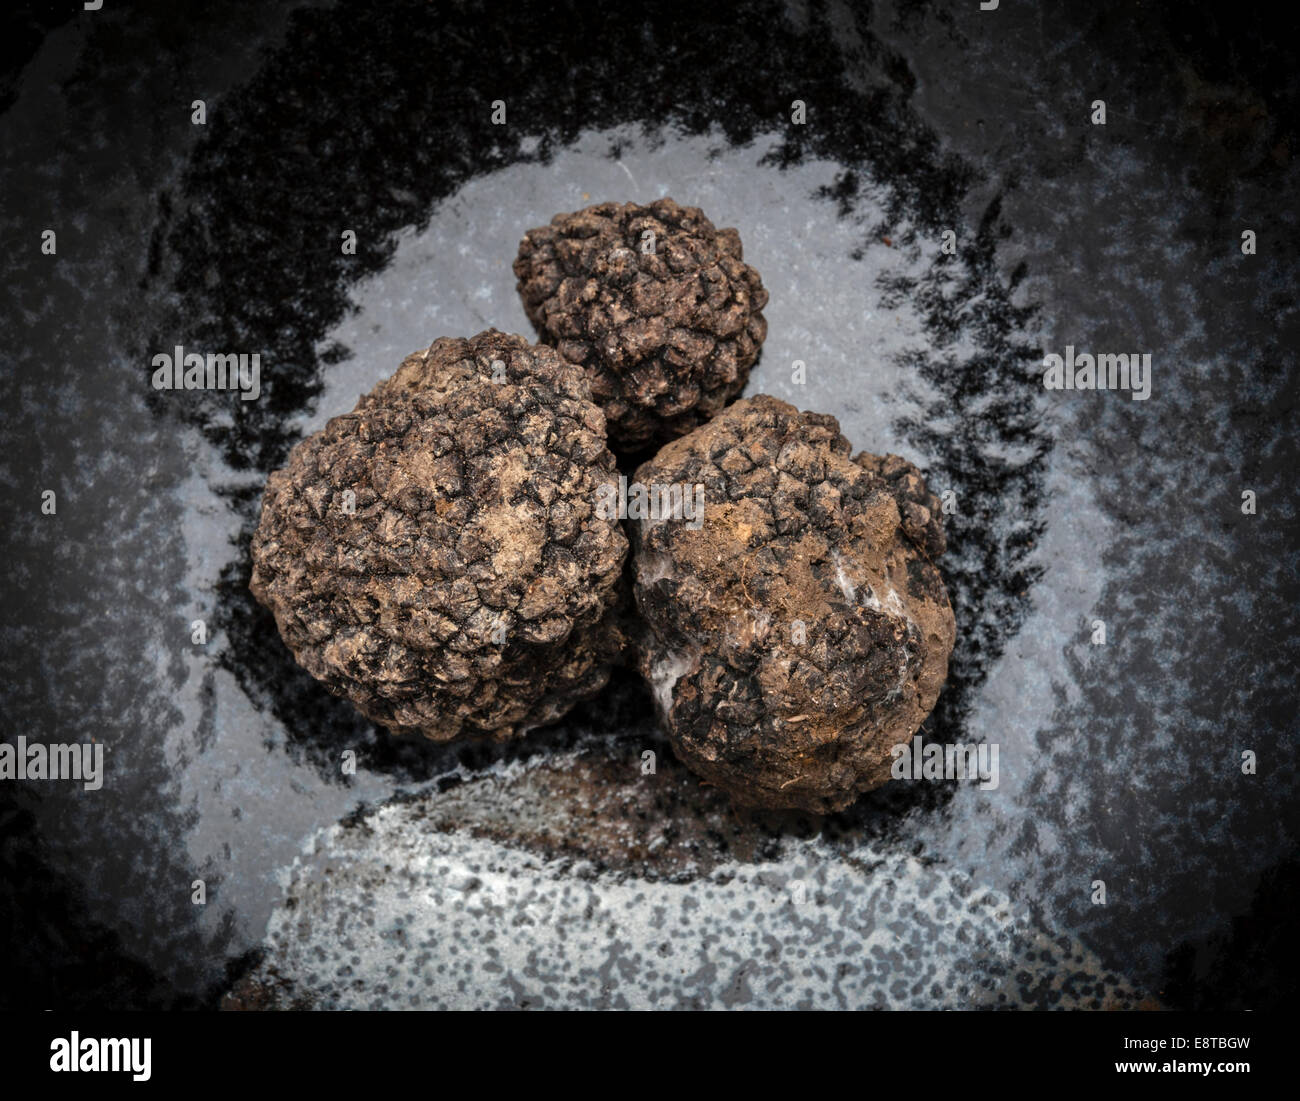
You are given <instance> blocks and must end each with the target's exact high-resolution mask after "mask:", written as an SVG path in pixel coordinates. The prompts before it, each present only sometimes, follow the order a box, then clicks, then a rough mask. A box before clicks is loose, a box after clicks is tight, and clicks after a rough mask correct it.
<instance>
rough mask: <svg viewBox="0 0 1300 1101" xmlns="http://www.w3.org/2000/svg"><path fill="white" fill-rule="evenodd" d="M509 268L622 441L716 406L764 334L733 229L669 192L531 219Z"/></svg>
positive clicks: (684, 422) (669, 431)
mask: <svg viewBox="0 0 1300 1101" xmlns="http://www.w3.org/2000/svg"><path fill="white" fill-rule="evenodd" d="M515 275H517V276H518V277H519V294H520V296H521V297H522V298H523V303H524V309H525V310H526V311H527V312H528V317H529V319H530V320H531V321H532V322H533V324H534V325H536V326H537V328H538V331H539V332H540V333H541V334H542V338H543V339H544V340H545V341H547V342H548V343H550V344H554V345H555V347H556V348H557V349H558V350H559V352H560V354H561V355H562V356H563V357H564V358H565V359H567V360H569V361H570V362H571V363H577V364H581V365H582V366H583V367H584V368H586V370H587V371H588V373H589V375H590V378H591V386H592V394H593V396H594V398H595V400H596V402H597V403H598V404H599V405H600V406H601V407H602V408H603V409H604V410H605V416H606V418H607V419H608V421H609V435H610V442H611V444H612V446H614V447H616V448H619V449H624V450H634V449H636V448H639V447H643V446H645V445H646V444H649V443H651V442H653V441H662V440H666V439H671V438H672V437H673V436H680V435H682V434H683V433H685V432H689V431H690V430H691V429H692V428H694V427H695V426H696V425H697V424H700V423H701V422H703V421H706V420H708V419H709V418H710V417H712V416H714V415H715V414H716V413H717V412H718V411H719V410H720V409H722V408H723V406H725V405H726V404H727V403H728V402H729V401H731V400H732V399H733V398H734V397H735V396H736V395H737V394H739V393H740V391H741V390H742V389H744V386H745V381H746V379H748V377H749V369H750V368H751V367H752V366H753V365H754V361H755V360H756V359H757V358H758V351H759V347H760V346H761V345H762V343H763V339H764V337H766V336H767V322H766V321H764V320H763V314H762V310H763V307H764V306H766V305H767V291H765V290H764V289H763V283H762V280H761V279H759V276H758V272H756V271H755V270H754V269H753V268H751V267H750V266H749V265H748V264H746V263H745V262H744V260H743V259H742V254H741V246H740V235H739V234H738V233H737V232H736V231H735V230H734V229H721V230H720V229H716V228H715V227H714V225H713V223H712V222H710V221H709V219H708V218H706V217H705V216H704V215H703V214H702V213H701V212H700V210H699V209H698V208H696V207H693V206H678V205H677V203H675V202H673V200H672V199H660V200H658V201H657V202H654V203H651V204H650V205H649V206H637V205H636V204H634V203H622V204H620V203H600V204H598V205H596V206H589V207H587V208H586V209H585V210H580V211H578V212H577V213H576V214H560V215H556V217H555V218H553V219H552V220H551V224H550V225H549V226H543V227H541V228H540V229H531V230H529V231H528V233H527V235H526V236H525V237H524V239H523V241H522V242H521V244H520V246H519V257H518V259H516V260H515Z"/></svg>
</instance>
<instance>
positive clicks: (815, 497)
mask: <svg viewBox="0 0 1300 1101" xmlns="http://www.w3.org/2000/svg"><path fill="white" fill-rule="evenodd" d="M515 273H516V275H517V276H518V280H519V284H518V285H519V291H520V294H521V296H522V298H523V301H524V305H525V309H526V310H527V313H528V315H529V317H530V319H531V320H532V321H533V322H534V324H535V325H537V327H538V329H539V331H540V333H541V336H542V339H543V341H544V343H541V344H532V343H530V342H529V341H527V340H525V339H524V338H523V337H520V336H514V335H508V334H505V333H500V332H497V331H495V330H488V331H486V332H483V333H480V334H479V335H477V336H475V337H472V338H469V339H459V338H443V339H440V340H436V341H434V343H433V344H432V345H431V346H430V347H429V348H428V349H427V350H425V351H423V352H420V353H417V354H415V355H412V356H409V357H408V358H407V359H406V360H405V362H403V363H402V365H401V367H400V368H399V369H398V371H397V372H396V373H395V374H394V375H393V376H392V377H390V378H388V379H386V380H384V381H383V382H381V383H380V384H379V385H378V386H376V387H375V388H374V389H373V390H372V391H371V392H370V393H369V394H367V395H365V396H364V397H362V398H361V399H360V401H359V402H358V403H357V406H356V408H355V409H354V410H353V411H352V412H351V413H348V414H345V415H343V416H340V417H336V418H334V419H333V420H331V421H330V422H329V423H328V424H327V425H326V427H325V428H324V430H323V431H321V432H319V433H317V434H316V435H314V436H311V437H309V438H307V439H305V440H303V441H302V442H301V443H300V444H298V445H297V447H295V448H294V450H293V452H292V453H291V455H290V457H289V461H288V464H287V465H286V466H285V467H284V468H283V469H282V470H278V471H276V472H275V473H273V474H272V475H271V477H270V479H269V481H268V483H267V487H266V492H265V495H264V497H263V502H262V514H261V519H260V522H259V524H258V527H257V529H256V531H255V533H254V536H253V541H252V558H253V573H252V580H251V588H252V591H253V593H254V594H255V595H256V597H257V598H258V600H260V601H261V602H262V603H263V604H265V605H266V606H267V607H268V608H269V609H270V610H271V612H272V614H273V615H274V617H275V621H276V624H277V626H278V628H279V630H280V634H281V636H282V637H283V639H284V641H285V643H286V644H287V645H288V647H289V649H290V650H291V651H292V652H293V654H294V656H295V657H296V658H297V660H298V662H299V663H300V664H301V665H302V666H303V667H304V668H305V669H307V671H308V672H310V673H311V674H312V675H313V676H314V677H316V678H318V679H319V680H320V681H322V682H323V683H324V684H325V685H326V686H327V687H328V688H329V689H330V690H331V691H333V692H334V693H336V694H338V695H342V696H346V697H347V698H348V699H350V700H351V701H352V702H353V704H355V706H356V707H357V708H358V709H359V710H360V711H361V712H362V713H364V714H365V715H367V716H368V717H369V718H371V719H373V720H374V721H376V722H378V723H380V724H382V725H384V726H386V727H388V728H389V729H391V730H393V731H395V732H410V733H419V734H422V735H424V736H426V737H429V738H432V739H434V740H437V741H446V740H450V739H452V738H456V737H459V736H488V737H492V738H497V739H506V738H512V737H516V736H519V735H522V734H524V733H526V732H527V731H528V730H530V729H532V728H535V727H538V726H541V725H544V724H546V723H550V722H553V721H554V720H556V719H558V718H559V717H561V716H562V715H563V714H564V713H565V712H566V711H567V710H568V709H569V708H570V707H572V706H573V705H574V704H575V703H576V702H578V701H579V700H581V699H584V698H589V697H591V696H592V695H594V694H596V693H597V692H599V690H600V689H601V688H602V687H603V686H604V684H605V683H606V682H607V680H608V678H609V674H610V671H611V668H612V666H613V664H614V663H616V662H619V661H629V662H630V663H632V664H634V665H636V666H637V667H639V668H640V669H641V670H642V672H643V673H644V674H645V676H646V678H647V680H648V681H649V683H650V684H651V687H652V689H653V693H654V697H655V699H656V701H657V705H658V708H659V711H660V716H661V719H662V722H663V724H664V727H665V729H666V731H667V733H668V735H669V738H670V740H671V743H672V745H673V748H674V751H675V752H676V753H677V754H678V756H679V757H680V758H681V759H682V760H683V761H684V762H685V763H686V764H687V765H688V766H689V767H691V768H692V769H693V770H694V771H696V772H697V773H698V774H699V775H701V776H702V777H704V778H706V779H707V780H709V781H710V782H711V783H713V784H715V785H716V786H718V787H720V788H722V789H724V790H725V791H727V792H728V793H729V794H730V795H731V796H732V798H733V799H734V800H735V801H736V802H737V803H740V804H743V805H751V806H763V807H797V808H801V809H805V810H810V811H814V812H827V811H832V810H837V809H840V808H842V807H844V806H846V805H847V804H849V803H850V802H852V801H853V800H854V799H855V798H856V797H857V796H858V795H859V794H860V793H862V792H863V791H866V790H869V789H871V788H873V787H876V786H878V785H880V784H881V783H883V782H885V781H886V780H887V779H888V778H889V775H890V766H891V765H892V763H893V758H892V756H891V753H890V750H891V748H892V747H893V746H894V745H896V744H901V743H905V742H906V741H907V740H908V739H910V737H911V736H912V734H913V733H914V732H915V731H916V729H917V728H918V727H919V725H920V724H921V722H922V720H923V719H924V718H925V716H926V715H927V714H928V713H929V711H930V710H931V708H932V707H933V706H934V702H935V699H936V697H937V695H938V692H939V689H940V687H941V686H942V684H943V681H944V678H945V676H946V672H947V659H948V654H949V651H950V650H951V648H952V644H953V638H954V624H953V617H952V612H951V610H950V608H949V605H948V600H947V596H946V594H945V592H944V587H943V583H942V580H941V579H940V577H939V574H938V571H937V570H936V568H935V567H934V565H933V564H932V559H933V558H934V557H935V556H937V555H938V554H939V553H941V552H942V550H943V534H942V529H941V527H940V523H939V515H938V509H937V507H936V502H935V501H934V499H933V498H932V497H931V496H930V495H929V493H928V492H927V491H926V488H925V486H924V483H923V482H922V480H921V477H920V475H919V473H918V472H917V471H916V469H915V468H914V467H912V466H911V465H910V464H908V463H906V462H905V461H904V460H902V459H899V458H897V457H896V456H888V457H886V458H883V459H882V458H877V457H875V456H872V455H868V454H866V453H863V454H860V455H858V456H857V457H856V458H851V457H850V448H849V444H848V442H847V441H846V440H845V439H844V437H843V436H842V435H841V434H840V433H839V428H838V424H837V423H836V421H835V419H834V418H833V417H830V416H824V415H820V414H816V413H801V412H799V411H798V410H796V409H795V408H794V407H793V406H790V405H788V404H786V403H784V402H781V401H778V400H777V399H775V398H771V397H766V396H761V395H760V396H758V397H755V398H752V399H749V400H745V401H735V402H734V404H728V403H729V402H732V401H733V399H734V398H735V397H736V395H738V394H739V393H740V391H741V390H742V389H743V387H744V385H745V382H746V379H747V377H748V374H749V370H750V368H751V367H752V366H753V363H754V361H755V360H756V358H757V356H758V351H759V347H760V345H761V344H762V341H763V338H764V336H765V335H766V328H765V322H764V320H763V316H762V309H763V307H764V306H765V305H766V303H767V292H766V291H765V290H764V289H763V285H762V282H761V280H760V279H759V276H758V273H757V272H756V271H755V270H754V269H753V268H751V267H749V266H748V265H746V264H745V263H744V260H743V258H742V253H741V246H740V241H739V237H738V236H737V234H736V232H735V230H721V231H719V230H717V229H715V228H714V226H713V225H712V223H710V222H709V220H708V219H707V218H705V217H704V215H703V214H702V213H701V212H700V211H699V210H696V209H694V208H690V207H681V206H678V205H677V204H676V203H674V202H672V200H669V199H663V200H660V201H658V202H656V203H653V204H651V205H650V206H645V207H643V206H637V205H634V204H614V203H605V204H601V205H599V206H596V207H591V208H588V209H587V210H584V211H580V212H578V213H576V214H573V215H566V216H559V217H557V218H555V219H554V220H553V222H552V223H551V225H549V226H546V227H543V228H541V229H535V230H532V231H530V232H529V233H528V234H527V236H526V237H525V239H524V241H523V243H522V245H521V247H520V252H519V257H518V259H517V260H516V262H515ZM665 440H667V441H668V442H667V443H664V444H663V446H662V447H661V449H660V450H659V452H658V454H656V455H655V456H654V457H653V458H651V459H649V460H648V461H646V462H644V463H643V464H642V465H641V466H640V467H639V468H638V469H637V470H636V471H635V474H634V483H633V484H635V485H639V486H642V487H650V489H651V490H656V489H659V490H662V489H665V488H667V487H673V489H675V490H676V492H677V494H678V496H677V500H679V501H680V500H681V499H682V494H683V491H684V492H685V493H686V494H690V493H691V492H692V491H694V492H695V493H697V494H698V493H700V492H701V490H700V489H697V488H696V487H702V500H703V509H702V513H701V514H700V515H699V516H697V517H694V518H693V519H692V521H691V522H687V521H686V518H685V515H683V513H682V512H676V513H672V512H670V513H668V514H664V513H661V512H655V511H651V512H650V514H648V515H645V514H643V515H641V516H640V517H639V518H636V519H632V520H628V521H620V520H619V518H618V513H617V512H616V511H615V510H613V509H611V508H609V507H606V506H607V504H608V501H609V498H610V488H611V487H615V486H618V485H619V484H620V481H619V479H620V471H619V468H618V465H617V461H616V459H615V455H614V453H613V451H611V448H613V449H614V450H617V451H618V452H619V453H621V454H623V455H627V454H628V453H630V452H633V451H637V450H644V449H645V448H647V447H648V446H653V445H656V444H659V443H662V442H663V441H665ZM634 515H635V510H634ZM625 525H626V529H627V530H626V531H625ZM629 536H630V543H629ZM629 555H630V557H631V561H632V568H631V570H630V571H625V569H624V566H625V563H626V562H627V560H628V558H629ZM629 573H630V577H631V585H630V588H631V595H632V601H629V599H628V588H629V586H628V580H627V577H628V574H629ZM633 601H634V608H635V612H636V613H637V614H636V615H629V607H628V606H629V604H631V603H633Z"/></svg>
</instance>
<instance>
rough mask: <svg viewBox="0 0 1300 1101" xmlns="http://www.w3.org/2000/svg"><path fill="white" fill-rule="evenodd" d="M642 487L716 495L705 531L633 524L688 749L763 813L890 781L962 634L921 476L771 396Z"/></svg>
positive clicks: (665, 708) (671, 522)
mask: <svg viewBox="0 0 1300 1101" xmlns="http://www.w3.org/2000/svg"><path fill="white" fill-rule="evenodd" d="M636 480H637V483H638V484H640V485H642V486H645V487H648V491H649V492H650V494H651V495H653V494H654V493H655V492H656V490H657V489H658V490H659V491H660V492H662V489H663V487H667V486H683V485H684V486H694V485H696V484H698V485H701V486H702V487H703V498H702V508H701V509H700V510H699V512H700V516H699V521H700V522H699V523H698V526H696V524H695V523H686V522H683V521H682V520H678V519H673V518H664V516H663V513H662V512H661V513H660V516H659V518H657V519H642V520H640V521H639V522H638V523H637V524H635V525H634V526H633V527H632V529H631V530H632V543H633V548H634V552H633V553H634V564H635V581H634V593H635V597H636V604H637V607H638V609H639V610H640V612H641V615H642V617H643V619H644V621H645V628H644V634H643V637H642V638H641V639H640V641H639V647H638V648H639V662H640V664H641V668H642V671H643V672H644V674H645V675H646V677H647V678H648V679H649V680H650V682H651V685H652V687H653V688H654V692H655V697H656V701H657V703H658V706H659V710H660V712H661V715H662V718H663V720H664V723H665V726H666V728H667V732H668V735H669V738H670V740H671V743H672V745H673V748H674V751H675V752H676V753H677V755H678V756H679V757H680V758H681V759H682V760H683V761H684V762H685V763H686V764H687V765H688V766H689V767H690V768H692V769H694V770H695V771H696V772H697V773H699V774H700V775H701V776H703V777H705V778H706V779H708V780H709V781H711V782H712V783H713V784H715V785H716V786H718V787H720V788H722V789H724V790H725V791H727V792H728V793H729V794H730V795H731V797H732V799H733V800H734V801H735V802H737V803H739V804H743V805H749V806H758V807H772V808H798V809H802V810H807V811H813V812H818V813H824V812H828V811H834V810H839V809H841V808H843V807H845V806H847V805H848V804H849V803H851V802H852V801H853V800H854V799H856V798H857V796H858V795H859V794H861V793H862V792H864V791H868V790H870V789H871V788H874V787H877V786H879V785H880V784H883V783H884V782H885V781H887V780H888V779H889V778H890V769H891V766H892V764H893V762H894V757H893V756H892V755H891V752H890V751H891V748H892V747H893V746H895V745H901V744H906V743H907V742H908V741H909V740H910V739H911V737H912V735H913V734H914V733H915V732H916V730H917V728H918V727H919V726H920V725H921V723H922V721H923V720H924V719H925V717H926V715H927V714H928V713H929V712H930V710H931V709H932V708H933V707H934V704H935V700H936V699H937V697H938V694H939V689H940V687H941V686H942V684H943V682H944V679H945V677H946V676H947V668H948V655H949V652H950V651H951V649H952V645H953V641H954V638H955V633H956V632H955V624H954V620H953V614H952V610H951V608H950V607H949V605H948V598H947V594H946V592H945V590H944V585H943V580H942V578H941V577H940V575H939V572H938V570H937V569H936V568H935V566H934V565H933V563H932V562H931V561H930V558H929V555H930V553H931V551H932V550H934V549H935V548H939V549H941V548H942V545H943V535H942V529H941V528H940V526H939V525H940V520H939V511H938V508H937V502H936V501H935V500H934V499H933V498H932V497H930V496H929V495H928V493H927V492H926V490H925V486H924V482H923V481H922V479H921V477H920V474H919V472H917V471H916V469H915V467H912V466H911V465H910V464H907V463H906V462H905V461H904V460H901V459H899V458H897V456H893V457H890V458H888V459H878V458H877V457H876V456H870V455H865V454H864V455H860V456H859V457H858V459H857V460H856V461H853V460H851V459H850V457H849V444H848V441H847V440H846V439H845V438H844V437H843V436H842V435H840V431H839V424H838V422H837V421H836V420H835V418H834V417H831V416H826V415H822V414H818V413H801V412H800V411H799V410H797V409H796V408H795V407H794V406H792V405H788V404H786V403H785V402H783V401H778V400H777V399H776V398H772V397H767V396H765V395H760V396H758V397H755V398H751V399H749V400H745V401H739V402H737V403H735V404H734V405H732V406H730V407H729V408H727V409H726V410H724V411H723V412H722V413H720V414H719V415H718V416H717V417H716V418H714V419H713V420H712V421H710V422H709V423H708V424H707V425H704V426H702V427H701V428H698V429H696V430H695V431H694V432H692V433H691V434H690V435H688V436H685V437H683V438H682V439H678V440H674V441H673V442H672V443H669V444H667V445H666V446H665V447H664V448H663V449H662V450H660V452H659V453H658V455H656V456H655V458H654V459H652V460H650V461H649V462H647V463H645V464H643V465H642V466H641V467H640V468H639V469H638V470H637V472H636ZM679 492H680V491H679ZM686 492H689V490H687V491H686Z"/></svg>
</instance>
